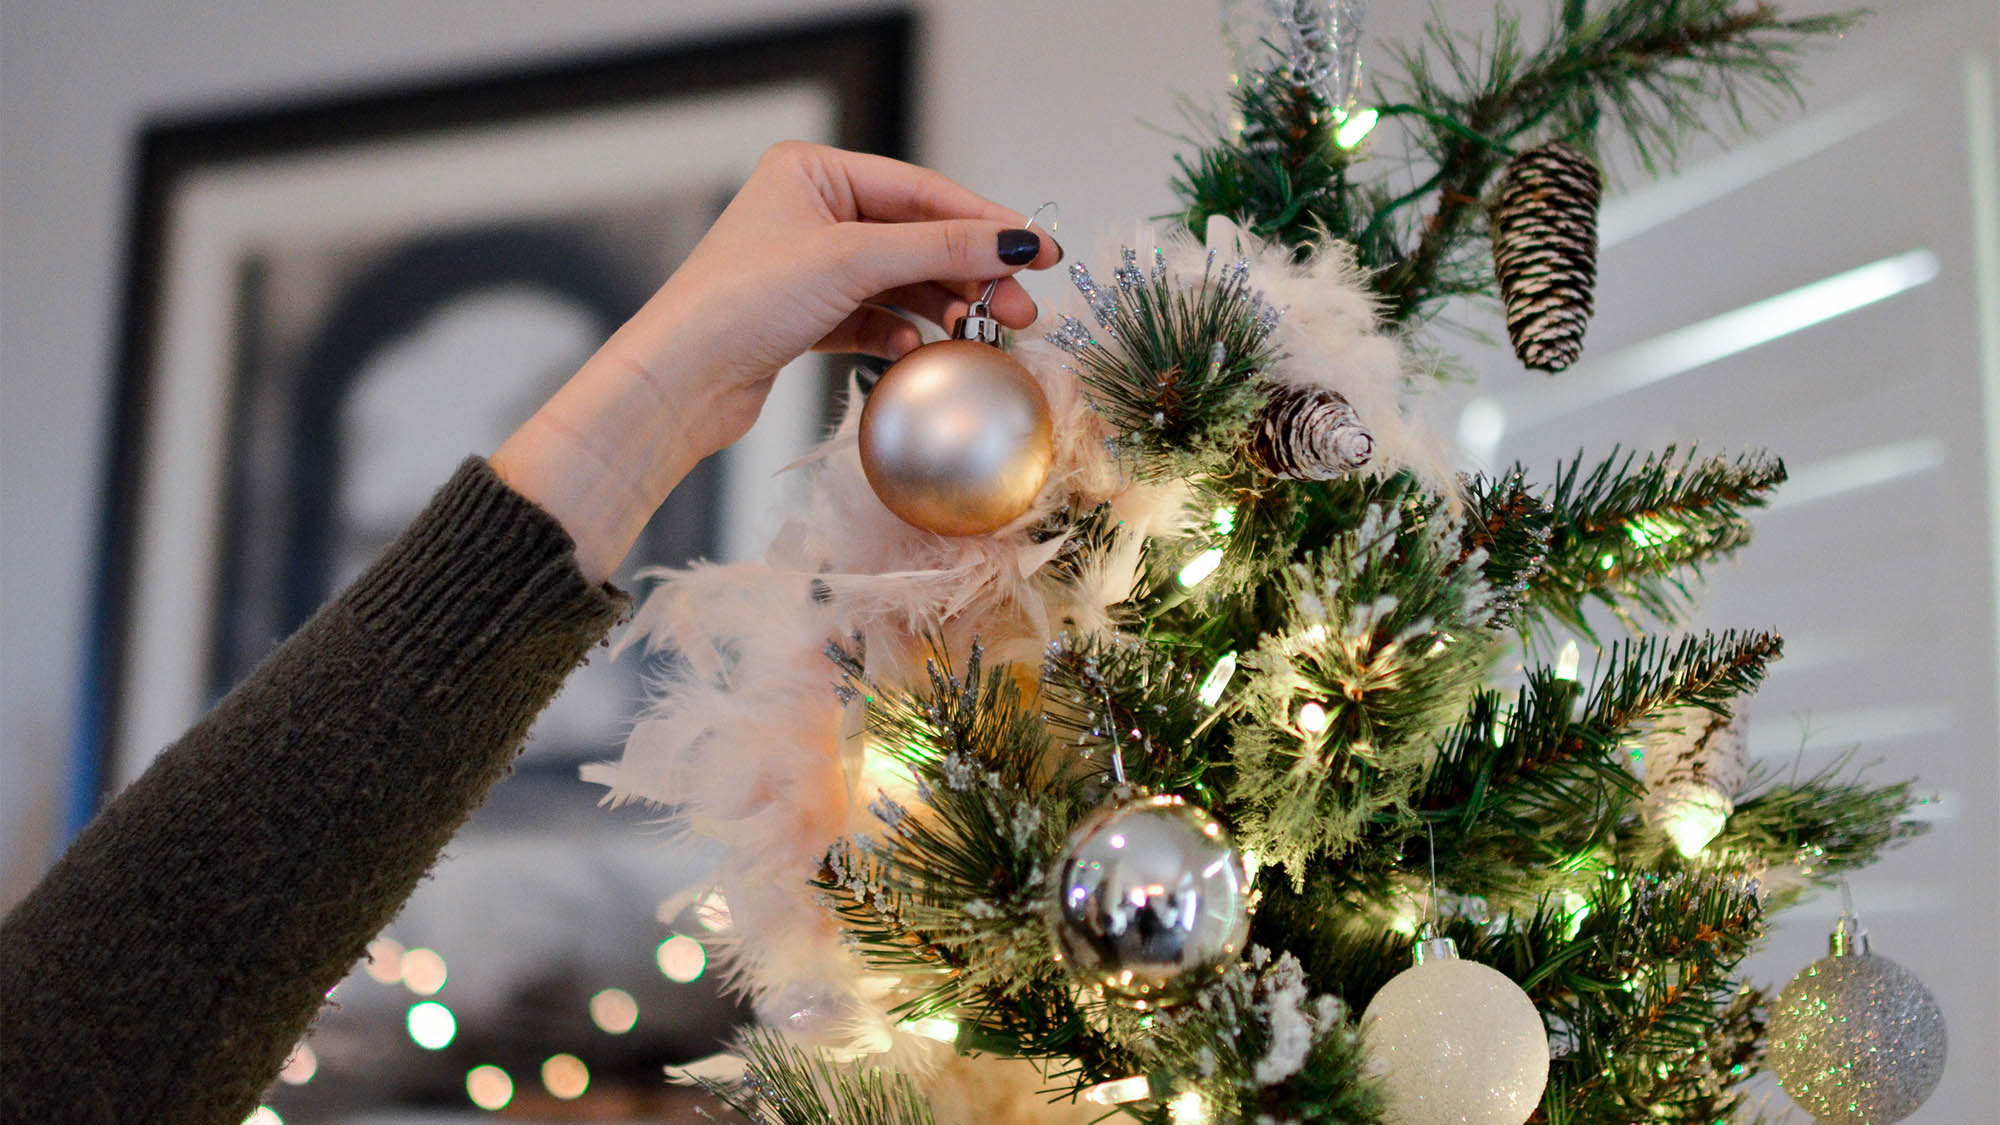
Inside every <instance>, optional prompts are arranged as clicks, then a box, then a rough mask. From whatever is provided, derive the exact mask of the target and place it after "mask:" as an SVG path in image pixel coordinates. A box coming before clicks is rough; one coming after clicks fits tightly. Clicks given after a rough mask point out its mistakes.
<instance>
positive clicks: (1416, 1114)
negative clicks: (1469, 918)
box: [1361, 938, 1549, 1125]
mask: <svg viewBox="0 0 2000 1125" xmlns="http://www.w3.org/2000/svg"><path fill="white" fill-rule="evenodd" d="M1361 1038H1362V1042H1363V1044H1364V1046H1365V1048H1366V1050H1367V1058H1368V1063H1367V1072H1368V1073H1369V1074H1370V1075H1371V1076H1373V1077H1375V1078H1376V1079H1377V1080H1378V1081H1379V1082H1380V1083H1381V1089H1382V1092H1383V1095H1384V1098H1385V1100H1386V1102H1387V1104H1386V1106H1385V1107H1384V1108H1385V1110H1386V1113H1385V1114H1384V1115H1383V1120H1384V1121H1387V1122H1389V1123H1390V1125H1447V1123H1450V1125H1521V1123H1522V1122H1524V1121H1526V1120H1527V1119H1528V1118H1529V1116H1530V1115H1532V1114H1533V1113H1534V1112H1535V1107H1536V1106H1538V1105H1540V1104H1541V1101H1542V1090H1543V1088H1544V1087H1546V1086H1547V1085H1548V1081H1549V1036H1548V1031H1547V1029H1546V1028H1544V1027H1543V1025H1542V1015H1541V1013H1540V1012H1538V1011H1536V1010H1535V1005H1534V1002H1533V1001H1531V1000H1529V999H1528V994H1527V993H1525V992H1523V991H1521V986H1520V985H1518V984H1515V983H1514V981H1513V980H1512V979H1511V978H1509V977H1508V976H1507V975H1506V974H1505V973H1502V972H1500V971H1499V970H1498V969H1494V968H1492V967H1490V966H1487V965H1482V964H1480V963H1479V962H1477V961H1466V960H1462V959H1461V958H1460V957H1459V956H1458V951H1457V949H1456V948H1455V947H1454V946H1453V945H1452V943H1451V939H1449V938H1436V939H1427V940H1425V941H1422V942H1420V943H1419V944H1418V947H1417V963H1416V965H1414V966H1413V967H1411V968H1408V969H1405V970H1403V971H1402V972H1400V973H1397V974H1396V975H1395V976H1394V977H1391V978H1390V979H1389V983H1388V984H1385V985H1383V986H1382V990H1381V991H1380V992H1377V993H1376V994H1375V998H1374V999H1373V1000H1370V1001H1369V1002H1368V1008H1367V1010H1366V1011H1364V1012H1362V1013H1361Z"/></svg>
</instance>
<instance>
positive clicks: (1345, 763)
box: [1227, 507, 1494, 882]
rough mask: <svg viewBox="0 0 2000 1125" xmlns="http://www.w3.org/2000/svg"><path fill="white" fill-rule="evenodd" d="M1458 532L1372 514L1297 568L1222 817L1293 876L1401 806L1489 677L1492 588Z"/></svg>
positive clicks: (1396, 515)
mask: <svg viewBox="0 0 2000 1125" xmlns="http://www.w3.org/2000/svg"><path fill="white" fill-rule="evenodd" d="M1461 543H1462V540H1461V536H1460V530H1459V528H1458V527H1457V526H1456V525H1454V524H1452V523H1450V522H1449V521H1447V520H1444V519H1443V518H1441V517H1433V518H1430V519H1408V518H1406V517H1405V515H1404V513H1403V512H1401V511H1399V510H1398V509H1396V508H1385V507H1375V508H1371V509H1369V510H1368V512H1367V513H1366V514H1365V515H1364V516H1363V518H1362V519H1361V521H1360V523H1359V524H1358V525H1357V526H1356V527H1354V529H1353V530H1352V531H1351V532H1349V533H1348V534H1346V535H1343V536H1340V537H1338V538H1336V539H1334V540H1333V541H1332V542H1331V543H1329V544H1328V545H1327V546H1326V547H1325V548H1324V549H1323V550H1321V551H1320V552H1318V553H1317V554H1316V555H1315V556H1314V557H1313V559H1312V561H1311V563H1310V564H1300V565H1298V566H1297V567H1295V568H1293V570H1292V571H1291V572H1290V573H1289V574H1288V575H1287V576H1286V578H1285V579H1284V581H1283V583H1282V585H1281V590H1282V591H1283V593H1284V595H1285V598H1286V602H1287V605H1286V612H1285V615H1284V617H1283V618H1281V619H1280V620H1279V621H1278V622H1277V625H1278V627H1277V628H1275V629H1273V630H1272V631H1271V632H1270V633H1268V634H1266V636H1265V637H1264V639H1263V640H1262V642H1261V643H1260V644H1259V645H1258V647H1257V649H1256V650H1255V651H1254V652H1251V653H1249V654H1248V655H1247V656H1246V657H1245V658H1244V661H1243V667H1244V672H1243V673H1242V674H1243V675H1244V677H1245V684H1244V687H1243V689H1242V694H1241V695H1240V696H1239V697H1238V702H1237V706H1238V708H1239V709H1240V712H1241V714H1242V719H1241V720H1240V721H1239V722H1237V723H1236V724H1235V728H1234V733H1233V746H1232V748H1231V758H1230V760H1231V763H1232V765H1233V766H1234V768H1235V776H1234V777H1233V779H1232V780H1231V782H1230V785H1229V788H1228V791H1227V797H1228V802H1227V808H1228V811H1229V812H1230V814H1232V815H1233V816H1234V817H1235V819H1236V820H1237V823H1238V826H1239V831H1240V833H1241V838H1242V842H1243V845H1244V846H1245V847H1246V848H1250V849H1253V850H1255V851H1256V852H1257V854H1258V855H1260V856H1261V857H1263V860H1264V862H1265V863H1267V864H1276V865H1282V866H1284V867H1285V868H1286V869H1287V870H1288V871H1290V872H1291V875H1292V877H1293V879H1294V881H1295V882H1296V881H1298V880H1300V879H1303V877H1304V875H1305V871H1306V869H1307V867H1308V866H1309V865H1310V864H1312V863H1315V862H1320V861H1323V860H1326V859H1330V858H1334V857H1337V856H1338V855H1339V854H1340V853H1341V852H1342V851H1344V850H1345V849H1346V848H1347V847H1348V846H1349V845H1351V844H1352V843H1353V842H1354V841H1355V840H1356V839H1357V838H1358V837H1359V836H1360V834H1361V832H1362V829H1363V827H1364V826H1365V825H1366V824H1367V822H1368V821H1369V820H1370V819H1371V818H1372V817H1373V816H1374V815H1375V814H1377V813H1378V812H1380V811H1382V810H1385V809H1388V808H1392V807H1395V806H1397V805H1399V804H1400V803H1401V802H1402V800H1403V798H1404V795H1405V794H1407V793H1408V792H1409V790H1410V788H1411V787H1412V786H1413V785H1414V784H1415V782H1416V780H1417V778H1418V776H1419V771H1420V769H1421V768H1422V765H1423V763H1424V761H1425V759H1426V758H1427V757H1428V756H1429V753H1430V750H1431V747H1432V746H1433V745H1434V743H1435V742H1436V740H1437V738H1438V737H1439V736H1440V735H1441V734H1442V733H1443V732H1444V731H1445V730H1447V729H1448V728H1449V727H1450V725H1451V724H1452V722H1453V721H1454V720H1455V719H1456V718H1457V717H1458V715H1459V714H1460V713H1461V710H1462V708H1463V706H1464V701H1465V700H1466V699H1467V698H1469V697H1470V696H1471V694H1472V693H1473V692H1474V690H1475V689H1476V688H1477V687H1478V685H1479V684H1480V682H1481V681H1482V680H1483V679H1484V677H1485V675H1486V673H1487V671H1488V669H1489V667H1490V664H1491V659H1492V652H1493V648H1494V645H1493V640H1494V638H1493V633H1492V626H1493V611H1492V607H1491V604H1490V591H1489V589H1488V588H1487V586H1486V583H1485V580H1484V579H1483V577H1482V576H1481V574H1480V569H1479V565H1478V560H1477V559H1476V558H1466V557H1465V556H1464V552H1463V548H1462V546H1461Z"/></svg>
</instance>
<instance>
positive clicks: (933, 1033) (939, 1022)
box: [896, 1018, 958, 1043]
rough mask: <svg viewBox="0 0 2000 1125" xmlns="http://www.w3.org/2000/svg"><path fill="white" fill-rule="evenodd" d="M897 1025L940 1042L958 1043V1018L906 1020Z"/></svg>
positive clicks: (913, 1033)
mask: <svg viewBox="0 0 2000 1125" xmlns="http://www.w3.org/2000/svg"><path fill="white" fill-rule="evenodd" d="M896 1026H898V1027H900V1028H902V1029H903V1030H904V1031H907V1032H909V1033H910V1034H912V1035H921V1036H923V1037H924V1038H926V1039H935V1040H937V1041H938V1042H940V1043H956V1042H957V1041H958V1021H957V1020H948V1019H941V1018H932V1019H920V1020H904V1021H903V1022H902V1023H900V1024H897V1025H896Z"/></svg>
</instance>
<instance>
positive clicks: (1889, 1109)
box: [1770, 916, 1945, 1125]
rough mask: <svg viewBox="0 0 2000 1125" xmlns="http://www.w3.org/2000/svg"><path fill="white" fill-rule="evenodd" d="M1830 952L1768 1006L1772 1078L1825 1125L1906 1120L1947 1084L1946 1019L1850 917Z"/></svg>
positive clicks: (1837, 932)
mask: <svg viewBox="0 0 2000 1125" xmlns="http://www.w3.org/2000/svg"><path fill="white" fill-rule="evenodd" d="M1830 944H1831V946H1832V950H1833V951H1832V955H1831V956H1828V957H1826V958H1823V959H1821V960H1818V961H1814V962H1813V963H1812V964H1810V965H1807V966H1806V967H1805V968H1804V969H1802V970H1800V971H1799V975H1798V976H1795V977H1793V978H1792V983H1790V984H1788V985H1786V986H1785V991H1784V992H1783V993H1781V994H1779V996H1778V1001H1777V1003H1775V1004H1773V1005H1771V1030H1770V1037H1771V1048H1770V1062H1771V1071H1772V1073H1774V1074H1776V1075H1777V1077H1778V1085H1780V1086H1782V1087H1784V1090H1785V1093H1787V1094H1790V1095H1791V1098H1792V1100H1793V1101H1795V1102H1797V1103H1799V1107H1800V1108H1801V1109H1804V1110H1805V1111H1806V1112H1807V1113H1810V1114H1812V1115H1813V1116H1814V1117H1815V1118H1817V1119H1818V1120H1820V1121H1821V1122H1824V1123H1825V1125H1862V1123H1868V1125H1888V1123H1889V1122H1891V1121H1901V1120H1902V1119H1903V1118H1905V1117H1908V1116H1909V1115H1910V1114H1912V1113H1915V1112H1916V1111H1917V1107H1918V1106H1920V1105H1923V1104H1924V1100H1925V1099H1927V1098H1929V1097H1930V1096H1931V1091H1933V1090H1935V1089H1937V1084H1938V1079H1939V1078H1942V1077H1943V1076H1944V1054H1945V1031H1944V1013H1943V1012H1941V1011H1939V1010H1938V1004H1937V1000H1936V999H1935V998H1933V997H1932V996H1931V994H1930V990H1929V989H1927V988H1925V987H1924V984H1923V982H1922V981H1920V980H1918V979H1917V977H1916V974H1915V973H1912V972H1910V970H1908V969H1905V968H1904V967H1902V966H1901V965H1898V964H1896V963H1895V962H1894V961H1891V960H1889V959H1888V958H1887V957H1876V956H1873V955H1872V954H1870V953H1869V952H1868V935H1867V934H1865V933H1863V932H1862V931H1861V928H1860V926H1859V925H1858V924H1857V923H1856V922H1855V921H1854V920H1853V918H1852V917H1851V916H1848V917H1843V918H1841V920H1840V924H1839V926H1838V927H1837V928H1835V930H1834V931H1833V940H1832V942H1831V943H1830Z"/></svg>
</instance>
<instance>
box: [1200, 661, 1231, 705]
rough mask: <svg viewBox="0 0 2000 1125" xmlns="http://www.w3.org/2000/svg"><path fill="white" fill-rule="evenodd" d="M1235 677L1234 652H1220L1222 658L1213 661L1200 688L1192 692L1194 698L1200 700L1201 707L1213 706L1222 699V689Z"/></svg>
mask: <svg viewBox="0 0 2000 1125" xmlns="http://www.w3.org/2000/svg"><path fill="white" fill-rule="evenodd" d="M1235 677H1236V654H1235V653H1233V652H1225V653H1223V654H1222V659H1220V660H1218V661H1216V662H1215V667H1213V668H1211V669H1209V672H1208V678H1207V679H1205V680H1203V681H1202V682H1201V687H1200V689H1199V690H1197V691H1196V692H1195V693H1194V694H1195V698H1196V699H1199V700H1201V705H1202V706H1203V707H1213V706H1215V705H1216V704H1217V703H1220V702H1221V701H1222V692H1223V690H1224V689H1226V688H1227V687H1228V686H1229V681H1230V680H1232V679H1234V678H1235Z"/></svg>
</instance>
